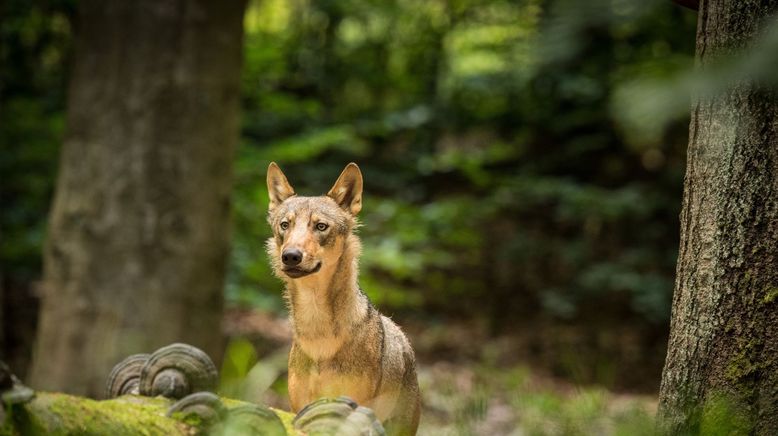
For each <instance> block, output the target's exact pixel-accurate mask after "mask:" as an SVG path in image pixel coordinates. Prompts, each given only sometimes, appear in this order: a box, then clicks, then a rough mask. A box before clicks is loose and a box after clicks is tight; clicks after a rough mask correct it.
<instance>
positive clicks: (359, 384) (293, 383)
mask: <svg viewBox="0 0 778 436" xmlns="http://www.w3.org/2000/svg"><path fill="white" fill-rule="evenodd" d="M374 391H375V382H374V381H372V380H371V377H369V376H368V375H366V374H359V375H351V374H341V373H338V372H336V371H332V370H327V369H324V370H322V371H319V369H318V368H312V369H309V370H295V369H290V372H289V399H290V401H291V403H292V408H293V409H294V410H299V409H301V408H302V407H303V406H305V405H306V404H309V403H311V402H313V401H316V400H317V399H319V398H321V397H338V396H341V395H344V394H346V393H347V394H348V396H349V397H351V398H352V399H353V400H354V401H356V402H357V403H359V404H363V405H367V404H369V403H370V401H371V400H372V397H373V394H374Z"/></svg>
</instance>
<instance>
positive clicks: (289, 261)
mask: <svg viewBox="0 0 778 436" xmlns="http://www.w3.org/2000/svg"><path fill="white" fill-rule="evenodd" d="M302 261H303V253H302V251H300V250H298V249H296V248H290V249H288V250H284V252H283V253H281V262H283V263H284V265H286V266H296V265H299V264H300V262H302Z"/></svg>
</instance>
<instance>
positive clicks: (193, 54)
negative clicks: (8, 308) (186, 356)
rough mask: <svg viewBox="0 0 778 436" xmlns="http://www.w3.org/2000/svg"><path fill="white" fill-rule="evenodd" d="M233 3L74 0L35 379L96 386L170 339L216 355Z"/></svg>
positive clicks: (71, 389)
mask: <svg viewBox="0 0 778 436" xmlns="http://www.w3.org/2000/svg"><path fill="white" fill-rule="evenodd" d="M244 6H245V0H228V1H224V2H213V1H206V0H139V1H119V0H114V1H100V0H84V1H81V2H79V16H78V20H77V22H76V29H75V34H76V40H75V53H74V56H75V60H74V65H73V73H72V75H71V82H70V86H69V96H68V107H67V112H68V119H67V134H66V138H65V141H64V145H63V148H62V154H61V158H60V168H59V175H58V180H57V187H56V192H55V198H54V201H53V205H52V211H51V215H50V219H49V228H48V238H47V241H46V245H45V248H44V277H43V301H42V309H41V320H40V324H39V332H38V337H37V341H36V347H35V351H34V356H33V365H32V372H31V384H32V385H33V386H35V387H40V388H45V389H47V390H58V391H64V392H68V393H74V394H81V395H89V396H99V395H100V394H101V393H102V387H103V381H104V380H105V379H106V376H107V374H108V372H109V371H110V369H111V367H112V366H113V364H114V363H115V362H117V361H119V360H120V359H121V358H122V357H123V356H127V355H129V354H133V353H137V352H144V351H146V352H147V351H149V350H153V349H156V348H158V347H159V346H161V345H164V344H168V343H171V342H187V343H190V344H193V345H195V346H197V347H199V348H202V349H203V350H204V351H206V352H207V353H208V354H209V355H210V356H215V357H217V358H218V356H220V354H221V352H222V341H221V334H220V328H219V326H220V321H221V308H222V287H223V281H224V275H225V262H226V259H227V257H228V239H229V230H228V229H229V218H230V216H229V215H230V213H229V211H230V206H229V199H230V188H231V178H232V160H233V149H234V147H235V144H236V142H237V139H238V132H239V113H238V106H239V88H240V66H241V52H242V33H243V23H242V17H243V10H244Z"/></svg>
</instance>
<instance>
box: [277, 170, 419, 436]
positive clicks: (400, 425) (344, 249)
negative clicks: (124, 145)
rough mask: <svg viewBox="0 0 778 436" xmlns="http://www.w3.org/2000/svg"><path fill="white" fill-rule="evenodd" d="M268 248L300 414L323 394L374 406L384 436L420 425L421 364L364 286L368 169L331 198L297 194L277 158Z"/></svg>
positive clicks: (342, 183)
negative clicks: (284, 309) (284, 307)
mask: <svg viewBox="0 0 778 436" xmlns="http://www.w3.org/2000/svg"><path fill="white" fill-rule="evenodd" d="M267 190H268V194H269V206H268V223H269V224H270V226H271V228H272V229H273V236H272V237H271V238H269V239H268V240H267V251H268V254H269V256H270V259H271V264H272V267H273V271H274V273H275V275H276V276H278V277H279V278H280V279H282V280H283V281H284V282H285V285H286V289H285V292H284V296H285V298H286V300H287V304H288V307H289V311H290V319H291V322H292V326H293V340H292V348H291V351H290V353H289V399H290V401H291V406H292V409H293V410H294V411H295V412H297V411H299V410H300V408H302V407H303V406H305V405H306V404H309V403H311V402H313V401H315V400H317V399H319V398H320V397H337V396H341V395H345V396H348V397H351V398H352V399H353V400H354V401H356V402H357V403H358V404H360V405H363V406H367V407H370V408H372V409H373V411H374V412H375V413H376V416H377V417H378V419H380V420H381V422H382V423H383V424H384V427H385V429H386V431H387V434H390V435H414V434H416V430H417V427H418V424H419V408H420V398H419V385H418V380H417V377H416V358H415V356H414V353H413V349H412V348H411V344H410V342H409V341H408V338H406V336H405V334H403V332H402V330H400V328H399V327H398V326H397V324H395V323H394V322H392V320H390V319H389V318H387V317H385V316H383V315H381V314H380V313H379V312H378V311H377V310H376V308H375V307H373V305H372V304H371V303H370V301H369V300H368V298H367V296H366V295H365V293H364V292H362V290H361V289H360V287H359V283H358V279H357V275H358V269H359V265H358V263H359V255H360V251H361V244H360V241H359V238H358V237H357V236H356V235H355V234H354V230H355V229H356V227H357V225H358V224H357V218H356V217H357V214H358V213H359V211H360V210H361V209H362V173H361V171H360V170H359V167H358V166H357V165H356V164H355V163H353V162H352V163H350V164H348V165H347V166H346V168H345V169H344V170H343V172H342V173H341V174H340V177H338V180H337V181H336V182H335V184H334V185H333V186H332V188H331V189H330V190H329V192H327V194H326V195H323V196H318V197H302V196H297V195H296V194H295V192H294V189H293V188H292V186H291V185H290V184H289V181H288V180H287V178H286V176H285V175H284V173H283V172H282V171H281V169H280V168H279V167H278V165H276V163H275V162H272V163H270V166H269V167H268V169H267Z"/></svg>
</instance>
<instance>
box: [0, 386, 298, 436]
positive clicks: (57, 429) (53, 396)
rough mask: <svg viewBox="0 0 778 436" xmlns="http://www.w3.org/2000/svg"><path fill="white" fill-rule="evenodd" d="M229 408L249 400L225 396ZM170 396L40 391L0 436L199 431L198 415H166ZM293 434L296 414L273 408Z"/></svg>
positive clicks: (1, 429)
mask: <svg viewBox="0 0 778 436" xmlns="http://www.w3.org/2000/svg"><path fill="white" fill-rule="evenodd" d="M222 402H223V403H224V405H225V406H227V407H228V408H233V407H237V406H240V405H245V404H246V403H245V402H242V401H236V400H231V399H226V398H225V399H222ZM171 404H172V401H171V400H168V399H166V398H162V397H157V398H148V397H140V396H133V395H128V396H124V397H121V398H116V399H112V400H105V401H95V400H91V399H88V398H82V397H75V396H71V395H66V394H58V393H45V392H44V393H38V394H37V396H36V398H35V400H33V401H32V402H30V403H27V404H25V405H23V406H18V407H15V408H14V410H13V412H14V415H13V425H6V426H0V436H17V434H24V435H55V436H56V435H72V434H78V435H85V436H90V435H107V434H110V435H149V436H151V435H177V434H181V435H183V434H186V435H191V434H196V433H197V431H198V429H199V428H200V427H201V425H202V422H201V420H200V419H199V417H197V416H196V415H192V414H187V415H186V416H184V415H178V416H176V415H174V416H173V417H168V416H166V413H167V409H168V408H169V407H170V405H171ZM272 410H273V412H274V413H276V414H277V415H278V416H279V417H280V418H281V422H283V424H284V427H285V428H286V430H287V432H288V434H289V435H294V434H295V432H294V430H293V428H292V419H293V418H294V414H292V413H289V412H285V411H283V410H277V409H272Z"/></svg>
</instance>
